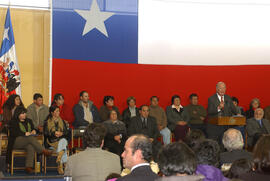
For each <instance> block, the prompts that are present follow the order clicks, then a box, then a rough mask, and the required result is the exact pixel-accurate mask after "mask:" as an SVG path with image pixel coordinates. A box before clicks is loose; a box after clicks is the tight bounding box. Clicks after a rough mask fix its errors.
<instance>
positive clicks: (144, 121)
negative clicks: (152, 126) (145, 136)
mask: <svg viewBox="0 0 270 181" xmlns="http://www.w3.org/2000/svg"><path fill="white" fill-rule="evenodd" d="M143 128H147V123H146V118H143Z"/></svg>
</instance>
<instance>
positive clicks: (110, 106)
mask: <svg viewBox="0 0 270 181" xmlns="http://www.w3.org/2000/svg"><path fill="white" fill-rule="evenodd" d="M110 110H115V111H116V112H117V118H118V120H122V117H121V115H120V113H119V110H118V108H117V107H116V106H115V105H114V97H113V96H104V98H103V106H101V107H100V109H99V115H100V120H101V122H104V121H107V120H108V119H109V114H110Z"/></svg>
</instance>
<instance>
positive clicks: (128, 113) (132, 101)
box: [122, 96, 140, 128]
mask: <svg viewBox="0 0 270 181" xmlns="http://www.w3.org/2000/svg"><path fill="white" fill-rule="evenodd" d="M127 105H128V107H127V108H126V109H125V110H124V111H123V114H122V117H123V122H124V123H125V125H126V127H127V128H128V126H129V124H130V120H131V118H132V117H135V116H139V115H140V113H139V109H138V108H137V107H136V98H135V97H133V96H130V97H128V98H127Z"/></svg>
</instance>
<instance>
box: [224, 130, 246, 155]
mask: <svg viewBox="0 0 270 181" xmlns="http://www.w3.org/2000/svg"><path fill="white" fill-rule="evenodd" d="M222 143H223V145H224V147H225V148H226V150H228V151H233V150H241V149H242V148H243V146H244V141H243V137H242V134H241V132H240V131H239V130H237V129H233V128H230V129H228V130H227V131H225V132H224V135H223V138H222Z"/></svg>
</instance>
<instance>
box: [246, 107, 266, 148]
mask: <svg viewBox="0 0 270 181" xmlns="http://www.w3.org/2000/svg"><path fill="white" fill-rule="evenodd" d="M263 115H264V111H263V109H262V108H257V109H255V112H254V118H250V119H248V120H247V125H246V130H247V134H248V140H247V141H248V146H250V147H253V146H254V145H255V144H256V142H257V141H258V139H259V138H260V137H261V136H262V135H263V134H270V122H269V120H267V119H264V118H263Z"/></svg>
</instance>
